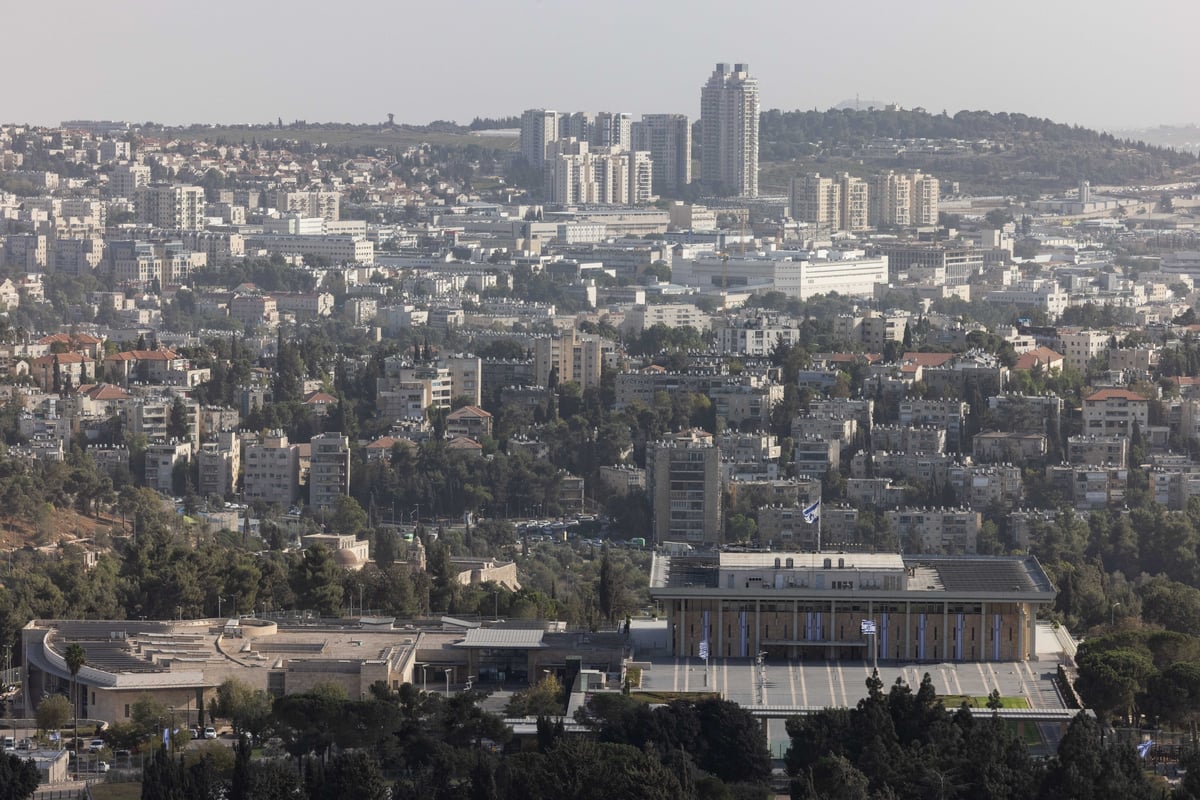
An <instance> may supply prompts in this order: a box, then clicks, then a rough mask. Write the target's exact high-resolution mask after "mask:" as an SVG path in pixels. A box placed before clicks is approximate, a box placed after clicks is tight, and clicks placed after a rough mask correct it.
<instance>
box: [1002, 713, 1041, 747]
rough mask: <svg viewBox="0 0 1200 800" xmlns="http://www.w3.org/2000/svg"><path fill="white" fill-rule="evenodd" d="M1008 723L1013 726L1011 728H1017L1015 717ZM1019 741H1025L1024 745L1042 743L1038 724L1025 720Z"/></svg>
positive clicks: (1034, 745) (1031, 745) (1029, 745)
mask: <svg viewBox="0 0 1200 800" xmlns="http://www.w3.org/2000/svg"><path fill="white" fill-rule="evenodd" d="M1008 724H1009V725H1012V726H1013V730H1016V729H1017V728H1016V726H1017V721H1016V720H1015V719H1010V720H1009V721H1008ZM1021 741H1023V742H1025V746H1026V747H1037V746H1038V745H1040V744H1042V733H1041V731H1039V730H1038V726H1037V725H1034V724H1033V722H1031V721H1028V720H1027V721H1026V722H1025V728H1024V730H1023V733H1022V735H1021Z"/></svg>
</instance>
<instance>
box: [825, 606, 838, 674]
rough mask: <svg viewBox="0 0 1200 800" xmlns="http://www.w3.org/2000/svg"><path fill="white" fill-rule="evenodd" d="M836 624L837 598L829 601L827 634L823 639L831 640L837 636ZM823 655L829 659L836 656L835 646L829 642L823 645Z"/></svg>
mask: <svg viewBox="0 0 1200 800" xmlns="http://www.w3.org/2000/svg"><path fill="white" fill-rule="evenodd" d="M836 626H837V600H833V599H831V600H830V601H829V627H828V628H826V631H828V634H827V635H826V636H825V641H827V642H832V641H833V640H834V637H836V636H837V631H835V630H834V628H835V627H836ZM825 657H826V658H828V659H829V660H830V661H832V660H834V659H835V658H837V648H836V647H834V646H833V645H831V644H827V645H825Z"/></svg>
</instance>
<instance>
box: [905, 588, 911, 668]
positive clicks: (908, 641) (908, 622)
mask: <svg viewBox="0 0 1200 800" xmlns="http://www.w3.org/2000/svg"><path fill="white" fill-rule="evenodd" d="M912 623H913V618H912V603H910V602H909V601H907V600H905V601H904V660H905V661H912Z"/></svg>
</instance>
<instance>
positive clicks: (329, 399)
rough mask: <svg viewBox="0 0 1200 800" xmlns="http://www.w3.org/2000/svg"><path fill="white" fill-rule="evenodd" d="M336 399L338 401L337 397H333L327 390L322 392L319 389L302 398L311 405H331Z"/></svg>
mask: <svg viewBox="0 0 1200 800" xmlns="http://www.w3.org/2000/svg"><path fill="white" fill-rule="evenodd" d="M337 401H338V399H337V398H336V397H334V396H333V395H331V394H329V393H328V392H322V391H320V390H318V391H315V392H312V393H310V394H309V395H308V396H307V397H305V398H304V402H305V403H307V404H308V405H312V406H316V405H332V404H333V403H336V402H337Z"/></svg>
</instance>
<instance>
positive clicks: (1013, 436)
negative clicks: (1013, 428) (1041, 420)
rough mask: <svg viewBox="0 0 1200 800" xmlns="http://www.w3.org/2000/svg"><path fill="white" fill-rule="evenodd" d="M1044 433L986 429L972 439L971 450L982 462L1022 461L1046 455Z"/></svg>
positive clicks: (977, 459) (976, 458)
mask: <svg viewBox="0 0 1200 800" xmlns="http://www.w3.org/2000/svg"><path fill="white" fill-rule="evenodd" d="M1046 446H1047V439H1046V434H1044V433H1021V432H1009V431H986V432H984V433H977V434H975V436H974V437H973V438H972V439H971V452H972V455H973V456H974V458H975V460H976V461H979V462H981V463H1014V464H1016V463H1021V462H1023V461H1036V460H1041V459H1044V458H1045V457H1046Z"/></svg>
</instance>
